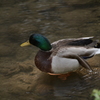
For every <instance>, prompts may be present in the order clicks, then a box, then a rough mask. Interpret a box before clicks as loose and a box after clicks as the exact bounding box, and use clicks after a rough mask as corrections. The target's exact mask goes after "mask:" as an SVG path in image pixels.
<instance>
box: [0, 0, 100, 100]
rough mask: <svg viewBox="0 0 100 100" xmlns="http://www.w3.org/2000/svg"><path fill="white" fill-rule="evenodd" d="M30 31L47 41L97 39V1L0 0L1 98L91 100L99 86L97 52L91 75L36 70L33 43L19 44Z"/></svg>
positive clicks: (99, 10) (99, 27)
mask: <svg viewBox="0 0 100 100" xmlns="http://www.w3.org/2000/svg"><path fill="white" fill-rule="evenodd" d="M32 33H40V34H42V35H44V36H46V37H47V38H48V39H49V40H50V42H51V43H52V42H53V41H56V40H59V39H62V38H77V37H84V36H94V37H95V39H98V40H100V1H99V0H0V100H93V98H91V97H90V95H91V93H92V90H93V89H100V56H99V55H98V56H95V57H93V58H91V59H89V60H88V62H89V64H90V65H91V66H92V68H93V70H94V71H93V73H90V72H89V71H87V70H86V69H81V70H80V71H77V72H74V73H72V74H71V76H69V77H68V79H67V80H66V81H62V80H60V79H58V78H57V76H49V75H47V74H45V73H43V72H41V71H39V70H38V69H37V68H36V67H35V64H34V57H35V55H36V53H37V51H38V50H39V49H38V48H36V47H34V46H29V47H23V48H22V47H20V44H21V43H23V42H25V41H26V40H28V38H29V36H30V35H31V34H32Z"/></svg>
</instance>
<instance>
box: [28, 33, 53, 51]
mask: <svg viewBox="0 0 100 100" xmlns="http://www.w3.org/2000/svg"><path fill="white" fill-rule="evenodd" d="M29 42H30V44H32V45H34V46H36V47H39V48H40V49H41V50H43V51H49V50H51V49H52V46H51V44H50V42H49V41H48V39H47V38H46V37H44V36H43V35H41V34H32V35H31V36H30V38H29Z"/></svg>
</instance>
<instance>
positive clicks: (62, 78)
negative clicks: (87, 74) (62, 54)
mask: <svg viewBox="0 0 100 100" xmlns="http://www.w3.org/2000/svg"><path fill="white" fill-rule="evenodd" d="M68 76H70V73H67V74H61V75H59V76H58V78H60V79H61V80H66V79H67V77H68Z"/></svg>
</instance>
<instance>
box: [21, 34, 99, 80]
mask: <svg viewBox="0 0 100 100" xmlns="http://www.w3.org/2000/svg"><path fill="white" fill-rule="evenodd" d="M93 38H94V37H93V36H90V37H81V38H67V39H60V40H57V41H55V42H53V43H50V41H49V40H48V39H47V38H46V37H45V36H43V35H42V34H39V33H35V34H32V35H30V37H29V40H28V41H26V42H24V43H22V44H21V45H20V46H21V47H24V46H28V45H34V46H36V47H38V48H39V51H38V52H37V54H36V56H35V59H34V62H35V65H36V67H37V68H38V69H39V70H40V71H42V72H45V73H47V74H49V75H59V76H60V77H61V78H62V77H64V78H63V80H66V78H67V77H68V76H69V74H68V73H71V72H74V71H76V70H78V69H80V68H82V67H84V68H85V69H87V70H89V71H90V72H92V71H93V69H92V68H91V66H90V65H89V63H88V62H87V61H86V60H87V59H89V58H92V57H93V56H95V55H97V54H100V43H99V42H98V40H93Z"/></svg>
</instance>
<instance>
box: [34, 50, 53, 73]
mask: <svg viewBox="0 0 100 100" xmlns="http://www.w3.org/2000/svg"><path fill="white" fill-rule="evenodd" d="M50 55H51V52H45V51H42V50H39V51H38V53H37V55H36V56H35V65H36V66H37V68H38V69H39V70H41V71H43V72H49V73H52V71H51V61H52V59H48V58H49V57H50Z"/></svg>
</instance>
